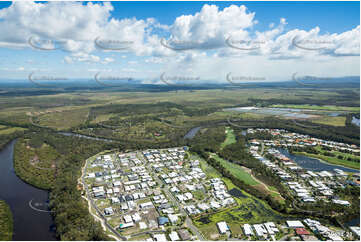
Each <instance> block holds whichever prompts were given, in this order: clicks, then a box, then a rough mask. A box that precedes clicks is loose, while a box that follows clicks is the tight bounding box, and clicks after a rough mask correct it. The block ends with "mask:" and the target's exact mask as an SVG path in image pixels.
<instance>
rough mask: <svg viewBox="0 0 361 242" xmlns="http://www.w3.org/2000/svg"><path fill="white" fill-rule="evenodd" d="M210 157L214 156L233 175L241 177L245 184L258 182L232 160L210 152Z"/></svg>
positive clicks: (256, 183)
mask: <svg viewBox="0 0 361 242" xmlns="http://www.w3.org/2000/svg"><path fill="white" fill-rule="evenodd" d="M212 157H213V158H215V159H216V160H217V161H219V162H220V163H221V165H222V166H223V167H224V168H226V169H227V170H229V171H230V173H231V174H232V175H233V176H235V177H237V178H239V179H241V180H242V181H244V182H245V183H246V184H249V185H251V186H255V185H258V184H259V182H257V181H256V180H254V179H253V178H252V176H251V175H250V174H248V173H247V172H246V171H245V170H244V169H243V168H242V167H241V166H239V165H237V164H234V163H232V162H229V161H226V160H224V159H222V158H221V157H219V156H218V155H216V154H212Z"/></svg>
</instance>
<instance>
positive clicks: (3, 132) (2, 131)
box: [0, 127, 26, 135]
mask: <svg viewBox="0 0 361 242" xmlns="http://www.w3.org/2000/svg"><path fill="white" fill-rule="evenodd" d="M23 130H26V129H24V128H20V127H14V128H7V129H1V130H0V135H4V134H5V135H6V134H11V133H14V132H16V131H23Z"/></svg>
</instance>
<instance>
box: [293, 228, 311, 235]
mask: <svg viewBox="0 0 361 242" xmlns="http://www.w3.org/2000/svg"><path fill="white" fill-rule="evenodd" d="M295 231H296V234H297V235H310V232H308V231H307V230H306V229H305V228H296V229H295Z"/></svg>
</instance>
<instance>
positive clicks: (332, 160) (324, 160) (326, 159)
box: [292, 152, 360, 170]
mask: <svg viewBox="0 0 361 242" xmlns="http://www.w3.org/2000/svg"><path fill="white" fill-rule="evenodd" d="M292 154H294V155H303V156H308V157H311V158H315V159H317V160H319V161H320V162H322V163H325V164H330V165H338V166H341V167H344V168H351V169H356V170H360V164H359V163H356V162H347V163H345V162H342V161H338V160H337V159H335V158H334V157H327V156H324V155H318V154H311V153H307V152H293V153H292Z"/></svg>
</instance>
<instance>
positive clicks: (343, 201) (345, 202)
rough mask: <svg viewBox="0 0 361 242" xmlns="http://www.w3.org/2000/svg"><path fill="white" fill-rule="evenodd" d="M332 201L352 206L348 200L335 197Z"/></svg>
mask: <svg viewBox="0 0 361 242" xmlns="http://www.w3.org/2000/svg"><path fill="white" fill-rule="evenodd" d="M332 202H333V203H336V204H340V205H345V206H350V203H349V202H348V201H346V200H338V199H333V200H332Z"/></svg>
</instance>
